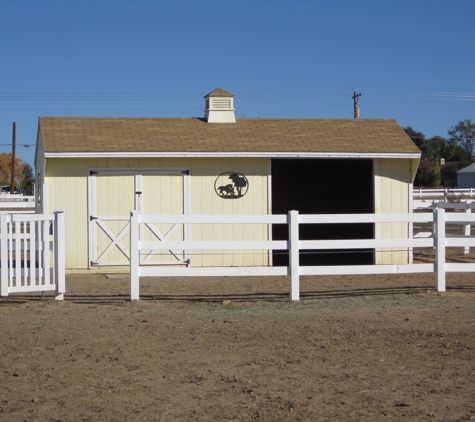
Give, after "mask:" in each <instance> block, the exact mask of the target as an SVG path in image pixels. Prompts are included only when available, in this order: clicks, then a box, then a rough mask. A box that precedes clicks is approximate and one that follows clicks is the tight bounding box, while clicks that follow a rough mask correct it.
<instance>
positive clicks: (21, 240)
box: [0, 212, 65, 300]
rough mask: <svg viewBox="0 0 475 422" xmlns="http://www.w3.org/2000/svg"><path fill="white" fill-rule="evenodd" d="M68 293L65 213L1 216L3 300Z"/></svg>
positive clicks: (60, 296)
mask: <svg viewBox="0 0 475 422" xmlns="http://www.w3.org/2000/svg"><path fill="white" fill-rule="evenodd" d="M44 291H55V298H56V299H57V300H62V299H63V297H64V292H65V254H64V213H62V212H56V213H54V214H25V215H22V214H0V296H3V297H6V296H8V295H9V294H11V293H25V292H44Z"/></svg>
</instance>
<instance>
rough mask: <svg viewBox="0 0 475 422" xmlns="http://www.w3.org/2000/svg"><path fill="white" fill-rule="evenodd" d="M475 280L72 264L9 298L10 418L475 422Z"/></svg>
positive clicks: (4, 328)
mask: <svg viewBox="0 0 475 422" xmlns="http://www.w3.org/2000/svg"><path fill="white" fill-rule="evenodd" d="M421 259H424V257H421ZM474 281H475V280H474V275H473V274H452V275H448V277H447V285H448V292H447V293H437V292H435V291H434V288H433V286H434V276H433V275H431V274H422V275H399V276H370V277H369V276H345V277H342V276H335V277H304V278H302V281H301V288H302V300H301V301H300V302H295V303H290V302H289V300H288V279H287V277H267V278H240V277H224V278H219V279H218V278H210V279H206V278H196V279H171V278H165V279H151V278H147V279H142V283H141V295H142V296H141V297H142V300H140V301H139V302H130V301H128V294H129V293H128V292H129V288H128V280H127V279H126V278H124V277H122V278H121V277H118V278H117V277H111V278H109V277H107V276H106V275H69V276H68V277H67V284H66V288H67V294H66V300H65V301H64V302H55V301H54V300H53V299H52V296H51V295H50V294H49V295H48V294H45V296H44V298H43V300H41V296H40V295H32V296H26V295H25V296H12V297H9V298H3V299H0V318H1V332H0V333H1V336H0V342H1V360H0V364H1V367H0V376H1V381H0V389H1V394H0V398H1V406H0V420H1V421H193V420H197V421H221V420H239V421H250V420H259V421H400V420H408V421H466V420H475V336H474V329H475V306H474V305H475V303H474V301H475V282H474Z"/></svg>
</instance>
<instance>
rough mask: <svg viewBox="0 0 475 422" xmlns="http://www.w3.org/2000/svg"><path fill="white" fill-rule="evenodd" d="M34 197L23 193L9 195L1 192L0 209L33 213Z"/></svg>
mask: <svg viewBox="0 0 475 422" xmlns="http://www.w3.org/2000/svg"><path fill="white" fill-rule="evenodd" d="M34 208H35V197H34V196H23V195H11V194H9V193H7V194H5V193H2V194H1V195H0V211H2V210H5V211H6V210H8V212H10V213H11V212H20V213H22V214H28V213H34V212H35V211H34Z"/></svg>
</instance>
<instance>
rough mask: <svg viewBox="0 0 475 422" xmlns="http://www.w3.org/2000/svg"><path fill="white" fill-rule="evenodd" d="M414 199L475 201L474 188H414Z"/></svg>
mask: <svg viewBox="0 0 475 422" xmlns="http://www.w3.org/2000/svg"><path fill="white" fill-rule="evenodd" d="M412 193H413V198H414V199H421V198H444V199H445V200H453V199H454V198H461V199H462V198H472V199H474V200H475V189H474V188H460V189H459V188H434V189H432V188H414V189H413V191H412Z"/></svg>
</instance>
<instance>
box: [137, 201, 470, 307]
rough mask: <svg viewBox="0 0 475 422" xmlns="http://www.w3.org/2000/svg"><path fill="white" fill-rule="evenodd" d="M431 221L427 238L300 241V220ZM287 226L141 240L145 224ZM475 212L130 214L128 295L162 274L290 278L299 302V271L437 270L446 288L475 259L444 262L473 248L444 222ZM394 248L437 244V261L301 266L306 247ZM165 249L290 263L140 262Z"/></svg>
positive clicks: (466, 219) (438, 282)
mask: <svg viewBox="0 0 475 422" xmlns="http://www.w3.org/2000/svg"><path fill="white" fill-rule="evenodd" d="M401 222H403V223H427V224H430V225H434V227H435V232H434V233H427V234H426V235H425V236H424V237H409V238H402V239H344V240H300V239H299V234H298V233H299V225H300V224H335V223H337V224H338V223H352V224H353V223H401ZM162 223H180V224H190V225H193V224H210V225H211V224H286V225H287V226H288V228H289V240H287V241H282V240H277V241H276V240H269V241H218V240H212V241H209V240H207V241H199V240H189V241H168V240H163V241H161V240H159V239H157V240H147V241H144V240H141V239H140V233H141V229H140V227H141V224H162ZM474 223H475V215H472V214H468V213H446V212H445V210H444V209H443V208H438V209H436V210H435V211H434V212H430V213H414V214H412V213H409V214H326V215H299V214H298V212H297V211H291V212H290V213H289V214H288V215H258V216H256V215H240V216H235V215H233V216H217V215H181V216H161V215H141V214H140V213H139V212H138V211H132V212H131V218H130V298H131V299H132V300H137V299H139V296H140V288H139V280H140V277H159V276H181V277H183V276H229V275H235V276H239V275H241V276H252V275H255V276H265V275H287V276H290V300H299V296H300V285H299V276H300V275H336V274H338V275H342V274H348V275H349V274H402V273H431V272H433V273H435V288H436V290H437V291H445V289H446V283H445V275H446V272H461V271H463V272H475V263H464V264H455V263H446V262H445V254H446V250H445V249H446V247H470V246H471V247H474V246H475V237H473V236H465V237H459V236H454V235H451V234H447V233H446V224H464V225H467V224H474ZM369 248H370V249H375V250H378V251H379V250H382V249H388V248H389V249H394V248H407V249H408V250H413V249H414V248H435V262H434V263H429V264H385V265H342V266H300V265H299V256H300V251H302V250H330V249H331V250H342V249H356V250H359V249H366V250H367V249H369ZM164 250H187V251H197V250H253V251H256V250H261V251H264V252H267V253H270V252H271V251H275V250H280V251H282V250H287V251H288V254H289V266H287V267H272V266H255V267H254V266H252V267H249V266H247V267H244V266H243V267H237V266H236V267H224V266H223V267H193V266H187V267H166V266H158V265H155V266H151V265H150V264H148V265H147V266H146V265H145V264H143V263H141V259H140V257H141V255H142V254H149V253H150V251H164Z"/></svg>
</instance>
